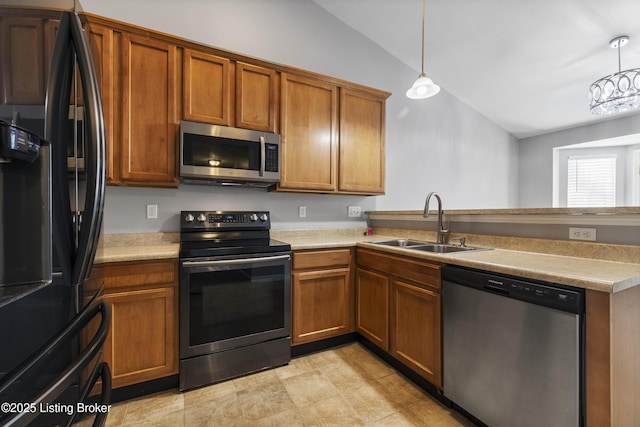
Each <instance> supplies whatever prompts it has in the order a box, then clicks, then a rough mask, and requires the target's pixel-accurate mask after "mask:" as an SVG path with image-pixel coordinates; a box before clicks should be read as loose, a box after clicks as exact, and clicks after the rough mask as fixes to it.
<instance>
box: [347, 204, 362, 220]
mask: <svg viewBox="0 0 640 427" xmlns="http://www.w3.org/2000/svg"><path fill="white" fill-rule="evenodd" d="M360 215H362V208H361V207H360V206H349V208H348V216H349V218H359V217H360Z"/></svg>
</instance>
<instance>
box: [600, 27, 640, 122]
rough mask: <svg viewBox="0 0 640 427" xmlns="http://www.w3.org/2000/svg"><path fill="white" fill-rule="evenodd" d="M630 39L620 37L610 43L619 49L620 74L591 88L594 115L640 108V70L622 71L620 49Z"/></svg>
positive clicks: (603, 79) (611, 76)
mask: <svg viewBox="0 0 640 427" xmlns="http://www.w3.org/2000/svg"><path fill="white" fill-rule="evenodd" d="M628 42H629V37H627V36H620V37H616V38H615V39H613V40H611V41H610V42H609V46H611V47H612V48H614V49H618V72H617V73H613V74H611V75H609V76H606V77H603V78H601V79H599V80H596V81H595V82H594V83H592V84H591V86H590V87H589V108H590V109H591V112H592V113H593V114H600V115H607V114H615V113H625V112H627V111H633V110H637V109H638V108H640V68H632V69H629V70H624V71H622V67H621V66H620V48H621V47H622V46H624V45H626V44H627V43H628Z"/></svg>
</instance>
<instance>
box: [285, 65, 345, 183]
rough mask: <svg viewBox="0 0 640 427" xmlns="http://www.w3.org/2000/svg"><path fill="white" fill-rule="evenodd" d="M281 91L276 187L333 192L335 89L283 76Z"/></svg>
mask: <svg viewBox="0 0 640 427" xmlns="http://www.w3.org/2000/svg"><path fill="white" fill-rule="evenodd" d="M281 91H282V94H281V102H282V104H281V107H280V114H281V121H282V124H281V126H280V132H281V137H282V160H281V163H282V170H281V171H280V185H279V187H278V188H279V189H284V190H302V191H322V192H328V193H331V192H335V190H336V188H337V183H336V159H337V149H338V88H337V87H336V86H335V85H332V84H329V83H326V82H323V81H320V80H316V79H312V78H308V77H301V76H297V75H291V74H285V73H283V74H282V76H281Z"/></svg>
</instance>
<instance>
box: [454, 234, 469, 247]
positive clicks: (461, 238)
mask: <svg viewBox="0 0 640 427" xmlns="http://www.w3.org/2000/svg"><path fill="white" fill-rule="evenodd" d="M453 240H460V246H462V247H463V248H464V247H465V246H467V244H466V242H467V238H466V237H453Z"/></svg>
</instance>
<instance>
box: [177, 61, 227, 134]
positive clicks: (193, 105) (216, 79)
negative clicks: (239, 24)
mask: <svg viewBox="0 0 640 427" xmlns="http://www.w3.org/2000/svg"><path fill="white" fill-rule="evenodd" d="M231 74H232V64H231V61H229V60H228V59H226V58H221V57H219V56H215V55H211V54H207V53H203V52H198V51H195V50H191V49H185V51H184V77H183V79H184V83H183V84H184V91H183V95H182V96H183V111H182V117H183V118H184V119H185V120H192V121H196V122H206V123H212V124H215V125H222V126H231V125H232V122H233V117H232V114H233V110H232V108H231V95H232V85H233V79H232V78H231Z"/></svg>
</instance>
